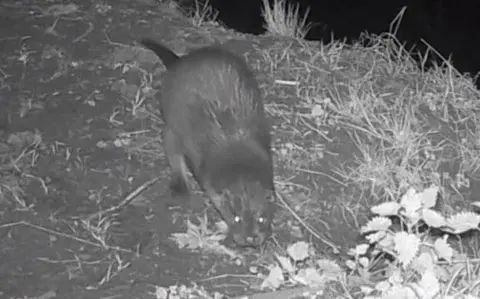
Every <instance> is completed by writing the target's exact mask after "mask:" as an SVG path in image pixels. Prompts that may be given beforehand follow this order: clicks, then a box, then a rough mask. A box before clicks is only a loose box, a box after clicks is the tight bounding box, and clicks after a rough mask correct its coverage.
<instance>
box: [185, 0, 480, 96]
mask: <svg viewBox="0 0 480 299" xmlns="http://www.w3.org/2000/svg"><path fill="white" fill-rule="evenodd" d="M185 1H192V0H183V3H184V4H185ZM272 1H273V0H270V3H272ZM287 1H288V3H291V4H295V3H298V4H299V5H300V12H301V14H300V15H301V16H303V15H304V12H305V11H306V8H307V7H310V14H309V18H308V21H309V22H312V23H315V25H314V27H313V28H312V29H311V30H310V33H309V34H308V35H307V39H309V40H322V41H323V42H325V43H328V42H329V41H330V40H331V37H332V33H333V36H334V38H335V39H337V40H343V39H344V38H346V39H347V42H352V41H355V40H356V39H358V37H359V35H360V33H362V32H369V33H375V34H380V33H382V32H388V31H389V26H390V23H391V22H392V21H393V20H394V18H395V16H396V15H397V14H398V13H399V12H400V11H401V9H402V7H403V6H406V7H407V9H406V12H405V14H404V16H403V19H402V20H401V23H400V27H399V30H398V32H397V38H398V39H399V40H400V41H401V42H402V43H405V44H406V46H407V49H410V48H411V47H412V46H415V50H416V51H420V53H425V51H426V49H427V47H426V46H425V45H424V44H423V43H422V42H421V41H420V39H424V40H425V41H426V42H428V43H429V44H430V45H431V46H432V47H433V48H435V49H436V50H437V51H438V52H439V53H440V54H441V55H442V56H444V57H445V58H448V57H450V56H451V59H452V62H453V65H454V67H455V68H457V70H459V71H460V72H461V73H465V72H468V73H470V74H471V75H472V76H476V74H477V73H478V72H479V70H480V51H478V48H479V44H480V42H479V41H480V0H460V1H454V0H403V1H394V0H383V1H380V0H364V1H361V0H360V1H349V0H336V1H322V0H316V1H315V0H287ZM210 4H211V6H212V7H213V8H214V9H216V10H217V11H218V12H219V16H218V20H219V21H220V22H221V23H223V24H224V25H226V26H227V27H229V28H232V29H236V30H237V31H240V32H244V33H251V34H261V33H263V32H264V31H265V30H264V29H263V19H262V16H261V7H262V1H261V0H210ZM428 58H429V62H430V63H431V62H433V61H436V62H440V63H441V60H440V59H439V58H438V57H436V55H434V54H430V55H429V56H428ZM479 85H480V82H478V80H477V86H479Z"/></svg>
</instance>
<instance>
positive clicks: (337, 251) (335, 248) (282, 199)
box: [275, 192, 340, 254]
mask: <svg viewBox="0 0 480 299" xmlns="http://www.w3.org/2000/svg"><path fill="white" fill-rule="evenodd" d="M275 193H276V196H277V198H279V199H280V201H281V202H282V204H283V205H284V206H285V207H286V208H287V210H288V211H289V212H290V213H292V215H293V217H295V219H297V220H298V222H300V224H301V225H302V226H303V227H305V229H306V230H307V231H308V232H309V233H311V234H312V235H313V236H314V237H316V238H317V239H319V240H320V241H322V242H323V243H325V244H327V245H328V246H330V247H331V248H332V249H333V253H334V254H339V253H340V249H339V248H338V247H337V246H336V245H335V244H333V243H332V242H331V241H329V240H327V239H325V238H324V237H322V236H320V234H319V233H317V232H316V231H315V230H314V229H313V228H311V227H310V226H309V225H308V224H307V223H305V221H303V219H302V218H300V216H298V214H297V213H296V212H295V211H294V210H293V209H292V208H291V207H290V205H289V204H288V203H287V202H286V200H285V199H284V198H283V197H282V196H281V195H280V193H278V192H275Z"/></svg>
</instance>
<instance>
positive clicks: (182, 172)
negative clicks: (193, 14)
mask: <svg viewBox="0 0 480 299" xmlns="http://www.w3.org/2000/svg"><path fill="white" fill-rule="evenodd" d="M140 43H141V44H142V45H143V46H144V47H145V48H147V49H149V50H151V51H153V52H154V53H155V54H156V55H157V56H158V57H159V59H160V60H161V61H162V62H163V64H164V65H165V67H166V73H165V75H164V77H163V78H164V79H163V81H162V86H161V90H160V111H161V114H162V118H163V121H164V122H165V127H164V129H163V143H164V148H165V154H166V157H167V160H168V162H169V164H170V168H171V177H170V189H171V190H172V193H176V194H188V192H189V188H188V186H187V182H188V180H187V172H188V171H189V172H190V173H191V174H192V176H193V178H194V179H195V180H196V181H197V183H198V185H199V186H200V187H201V189H202V190H203V191H204V192H205V194H206V195H207V197H208V198H209V200H210V201H211V203H212V204H213V206H214V207H215V208H216V210H217V211H218V212H219V213H220V215H221V217H222V218H223V219H224V220H225V221H226V223H227V224H228V228H229V235H230V237H232V238H233V240H234V241H235V243H237V244H238V245H241V246H251V247H257V246H259V245H261V244H263V243H264V241H265V239H266V238H267V237H268V236H270V234H271V223H272V219H273V217H274V211H275V204H274V200H275V187H274V175H273V161H272V151H271V140H272V137H271V125H270V122H269V121H268V120H267V117H266V115H265V110H264V104H263V97H262V95H261V92H260V88H259V86H258V83H257V81H256V79H255V76H254V74H253V72H252V71H251V70H250V69H249V67H248V66H247V64H246V62H245V61H244V60H243V59H242V58H240V57H239V56H237V55H235V54H234V53H231V52H229V51H227V50H226V49H223V48H221V47H219V46H207V47H203V48H200V49H197V50H194V51H192V52H190V53H188V54H186V55H184V56H178V55H177V54H175V53H174V52H173V51H172V50H170V49H169V48H167V47H166V46H164V45H162V44H159V43H157V42H155V41H154V40H152V39H148V38H145V39H142V40H141V41H140Z"/></svg>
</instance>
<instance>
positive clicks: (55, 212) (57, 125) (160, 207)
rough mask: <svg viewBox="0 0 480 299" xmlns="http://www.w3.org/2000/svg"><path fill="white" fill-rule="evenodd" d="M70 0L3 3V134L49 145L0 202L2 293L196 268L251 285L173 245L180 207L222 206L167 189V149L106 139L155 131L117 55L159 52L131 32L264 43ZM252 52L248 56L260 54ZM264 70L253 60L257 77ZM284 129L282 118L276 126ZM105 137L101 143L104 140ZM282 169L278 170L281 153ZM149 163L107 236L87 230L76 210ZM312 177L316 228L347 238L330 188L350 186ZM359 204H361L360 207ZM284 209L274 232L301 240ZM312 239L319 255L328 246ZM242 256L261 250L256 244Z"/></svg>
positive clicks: (87, 293) (214, 280)
mask: <svg viewBox="0 0 480 299" xmlns="http://www.w3.org/2000/svg"><path fill="white" fill-rule="evenodd" d="M75 2H76V3H75V4H76V5H77V8H78V9H77V10H76V11H73V12H70V13H65V14H60V15H59V14H58V12H57V15H55V11H53V10H51V9H50V10H49V8H51V7H52V6H53V5H54V4H55V3H53V2H51V1H21V2H14V1H10V2H8V3H2V4H0V15H1V17H0V32H1V38H0V48H1V50H2V59H1V60H0V70H1V73H0V75H1V81H0V83H1V85H0V105H1V110H0V135H1V140H2V142H5V141H6V139H7V138H8V136H10V135H11V134H15V133H18V132H24V131H29V132H35V131H36V130H37V131H38V132H40V133H41V134H42V140H43V142H42V144H43V145H44V146H42V147H40V148H39V149H38V151H37V152H38V156H37V157H36V158H35V163H34V165H33V166H32V167H31V168H30V170H29V174H31V175H32V177H35V178H41V179H42V180H43V181H44V183H45V184H44V185H42V181H41V180H38V179H34V178H31V177H30V178H29V177H25V176H23V177H22V176H21V174H22V172H21V171H19V174H18V175H19V181H21V182H23V183H24V184H23V185H22V186H23V187H24V192H25V193H24V194H23V196H22V198H24V199H25V203H26V204H27V207H23V208H21V207H19V205H18V203H16V202H14V201H13V202H12V201H4V202H1V207H2V208H1V210H0V219H1V222H0V223H1V226H0V236H1V240H2V245H1V246H0V249H1V251H0V261H1V262H0V281H1V284H0V297H2V298H24V297H35V298H36V297H40V296H42V295H43V296H44V297H42V298H71V299H74V298H154V295H153V292H154V291H155V286H168V285H172V284H179V283H180V284H181V283H183V284H189V283H191V282H197V283H199V284H202V285H204V286H205V287H206V288H207V289H209V290H211V291H219V292H221V293H224V294H226V295H229V296H233V295H239V294H249V293H254V292H256V291H255V290H252V289H250V283H249V281H250V280H249V279H254V278H255V277H254V275H252V274H249V272H248V266H249V265H250V264H247V265H238V264H237V263H235V262H234V261H229V260H228V259H227V258H225V257H221V256H218V255H206V254H204V253H201V252H189V251H187V250H183V249H182V250H180V249H179V248H178V247H177V245H176V244H175V243H174V242H173V241H171V240H170V239H169V236H170V234H171V233H174V232H181V231H184V230H185V221H184V220H185V218H186V217H188V216H190V217H191V216H192V215H202V213H203V212H204V211H205V210H207V211H208V213H209V215H210V216H211V218H213V219H215V218H216V217H217V218H218V216H217V215H216V214H215V212H213V211H212V209H211V207H208V208H206V205H205V201H204V200H203V197H202V196H201V195H195V196H193V198H172V197H171V196H170V193H169V190H168V172H169V170H168V167H167V164H166V161H165V159H164V157H163V154H162V152H161V151H158V153H157V152H151V153H150V154H145V155H140V154H138V151H137V152H133V153H129V152H128V151H127V150H126V149H125V148H123V147H116V146H114V145H113V144H112V141H114V140H116V139H118V137H119V133H121V132H136V131H141V130H149V132H150V133H151V134H159V131H154V132H153V133H152V128H154V125H153V121H152V120H151V118H149V117H141V116H138V115H137V116H136V117H133V116H132V115H133V114H132V111H131V110H129V109H131V105H130V104H129V99H134V98H135V95H136V91H137V88H138V86H140V85H141V81H140V79H139V78H141V72H140V71H138V70H137V71H133V72H130V71H126V69H125V66H126V65H135V64H137V66H138V65H139V66H140V67H141V68H143V69H149V70H150V71H154V69H155V67H158V65H157V64H158V63H157V62H156V61H157V60H156V58H155V56H154V54H153V53H149V52H148V51H146V50H143V49H141V48H140V47H139V46H138V45H137V44H136V41H137V40H138V39H139V38H140V37H143V36H149V37H153V38H157V39H159V40H160V41H163V42H166V41H167V42H168V41H175V43H176V45H177V47H176V50H177V51H184V52H187V51H188V50H189V49H191V48H196V47H200V46H202V45H208V44H211V43H216V42H217V43H222V44H224V45H225V46H226V47H228V48H230V49H231V50H233V51H235V52H237V53H238V54H244V53H246V52H249V51H252V50H253V48H254V46H257V47H258V46H259V45H258V44H255V43H254V42H253V41H252V40H251V38H250V37H248V36H242V35H239V34H236V33H234V32H232V31H228V30H225V29H221V28H218V27H215V26H211V27H209V25H208V24H207V25H206V26H204V27H202V28H194V27H192V25H191V24H189V23H188V20H186V19H185V18H183V17H180V16H178V14H176V13H175V11H173V10H168V9H166V8H165V7H163V6H162V9H161V6H160V5H159V4H158V3H156V1H148V0H142V1H140V0H138V1H122V0H119V1H115V3H113V2H98V1H75ZM108 4H110V5H112V6H108ZM272 42H273V41H272ZM264 43H265V44H263V45H261V46H263V47H268V46H269V44H268V43H269V41H268V40H267V39H265V40H264ZM254 53H255V52H254V51H252V55H250V56H249V59H250V61H254V60H255V55H258V54H254ZM132 74H133V75H132ZM265 76H266V74H262V73H259V74H258V77H259V80H261V81H262V80H263V81H262V82H264V83H265V81H266V78H265ZM119 82H120V83H119ZM152 99H153V98H150V99H148V100H147V101H149V102H146V103H145V104H144V105H145V106H146V107H147V111H154V110H155V109H156V108H155V107H156V106H155V103H154V101H152ZM269 100H271V99H269ZM22 109H23V110H22ZM25 109H26V110H25ZM21 111H27V112H26V113H24V114H25V115H20V114H21ZM114 112H115V113H116V114H114ZM281 132H282V130H281V128H279V130H278V135H281V134H282V133H281ZM338 134H341V132H338ZM340 137H341V136H340ZM282 138H284V139H288V138H289V136H288V135H285V136H283V137H282ZM282 138H281V137H279V140H281V139H282ZM339 140H341V138H339ZM344 140H345V139H344ZM102 142H106V144H107V145H106V146H99V144H102ZM312 142H320V143H321V142H322V140H315V141H314V140H312ZM152 148H155V146H152ZM159 148H161V144H160V146H159ZM353 150H354V147H353V145H352V144H347V143H336V144H330V145H329V148H327V150H326V151H325V152H326V157H325V162H324V163H325V164H323V165H318V167H319V168H321V169H329V166H330V165H332V164H333V163H336V162H338V161H339V160H342V159H346V158H348V157H351V155H352V153H353ZM333 152H334V153H335V155H333V154H332V155H329V154H328V153H333ZM277 169H278V170H277V171H282V166H281V165H279V166H278V167H277ZM157 176H161V177H162V180H161V181H160V182H159V183H157V184H155V185H154V186H152V187H151V188H149V189H148V190H146V191H145V192H144V193H142V195H141V198H142V200H141V201H138V202H137V203H136V204H134V205H130V206H129V207H127V208H125V209H123V210H122V211H121V212H120V213H119V214H118V215H117V216H116V217H115V221H114V222H112V223H111V226H110V227H108V229H106V230H105V232H106V234H105V235H104V240H105V241H106V243H107V244H108V245H109V246H110V247H108V246H107V247H105V246H102V244H101V241H100V240H98V239H95V238H94V237H93V235H92V233H91V232H92V231H95V229H94V227H101V225H100V224H99V223H98V219H92V220H91V223H85V221H84V219H85V218H82V217H83V216H85V215H89V214H91V213H94V212H96V211H98V210H100V208H108V207H109V206H112V205H115V204H118V203H119V202H120V201H121V200H122V199H123V198H124V197H125V196H126V195H127V194H128V193H129V192H131V191H132V190H133V189H135V188H136V187H137V186H139V185H141V184H142V183H144V182H145V181H148V180H150V179H151V178H153V177H157ZM302 180H304V181H310V179H309V176H308V174H303V175H302V174H301V173H300V174H298V175H297V176H296V178H295V181H296V182H299V181H300V182H301V181H302ZM315 184H316V185H317V186H320V187H319V188H318V191H317V192H316V193H314V194H312V196H314V197H316V198H319V200H320V202H321V204H322V205H323V210H324V213H323V214H322V215H318V217H319V218H321V219H322V221H324V222H325V223H326V225H325V228H327V227H328V228H329V229H330V231H327V229H325V230H326V234H327V236H328V237H329V238H330V239H331V240H332V242H334V243H335V244H338V245H339V246H341V247H343V248H345V247H346V246H348V245H351V244H352V243H354V242H355V240H356V237H357V230H356V225H355V224H354V221H357V220H358V219H356V220H354V219H352V218H351V217H349V216H348V215H346V216H345V215H343V216H342V215H341V214H340V213H341V209H340V208H338V206H337V205H336V202H335V201H336V200H338V198H341V197H342V196H344V195H345V194H346V193H348V188H346V187H345V186H341V185H339V184H337V183H335V182H333V181H332V180H330V179H329V178H328V177H325V178H323V179H318V178H317V180H316V181H315ZM7 191H8V190H7ZM7 191H5V190H2V192H7ZM46 191H48V192H46ZM360 212H361V211H358V215H356V216H360V217H361V213H360ZM286 214H288V213H287V212H286ZM279 217H280V216H279ZM283 220H284V219H283V218H279V219H278V220H277V224H276V228H277V230H278V231H279V232H281V231H283V232H287V233H284V234H281V233H278V235H279V240H281V242H282V243H286V242H289V241H294V240H296V238H295V237H294V236H292V235H290V234H289V233H288V232H289V231H291V228H292V226H293V224H292V223H293V222H292V220H289V221H283ZM96 221H97V222H96ZM349 221H350V222H349ZM327 223H328V225H327ZM88 228H89V229H88ZM99 234H100V235H101V232H99ZM280 236H281V237H280ZM318 244H319V245H318V247H319V249H320V251H325V254H327V255H328V254H329V249H328V247H327V246H325V245H324V244H322V243H320V242H319V243H318ZM262 254H263V253H262ZM246 256H247V257H248V260H250V261H258V260H259V256H261V254H260V253H258V252H254V251H252V252H247V253H246ZM252 263H253V262H252ZM236 274H238V275H237V276H236ZM242 275H243V276H242ZM206 278H208V279H207V280H205V279H206Z"/></svg>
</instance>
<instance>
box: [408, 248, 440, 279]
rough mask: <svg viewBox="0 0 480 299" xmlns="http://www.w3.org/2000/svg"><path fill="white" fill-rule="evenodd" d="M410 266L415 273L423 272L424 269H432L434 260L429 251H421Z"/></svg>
mask: <svg viewBox="0 0 480 299" xmlns="http://www.w3.org/2000/svg"><path fill="white" fill-rule="evenodd" d="M411 266H412V268H413V270H415V271H416V272H417V273H419V274H423V273H424V272H425V271H426V270H434V269H435V262H434V260H433V257H432V254H431V253H429V252H422V253H420V255H419V256H418V257H417V258H416V259H414V260H413V262H412V265H411Z"/></svg>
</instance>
